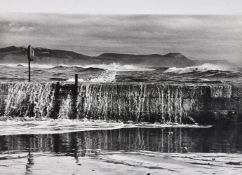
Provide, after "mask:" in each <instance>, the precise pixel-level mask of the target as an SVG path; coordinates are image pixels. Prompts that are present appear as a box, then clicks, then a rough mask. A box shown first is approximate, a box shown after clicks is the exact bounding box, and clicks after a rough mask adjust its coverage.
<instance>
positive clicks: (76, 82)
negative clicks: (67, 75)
mask: <svg viewBox="0 0 242 175" xmlns="http://www.w3.org/2000/svg"><path fill="white" fill-rule="evenodd" d="M77 86H78V74H75V87H76V88H77Z"/></svg>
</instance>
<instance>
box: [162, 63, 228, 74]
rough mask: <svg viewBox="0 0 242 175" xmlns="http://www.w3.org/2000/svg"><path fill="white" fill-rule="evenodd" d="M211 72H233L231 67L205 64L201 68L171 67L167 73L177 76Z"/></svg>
mask: <svg viewBox="0 0 242 175" xmlns="http://www.w3.org/2000/svg"><path fill="white" fill-rule="evenodd" d="M210 70H218V71H232V69H231V67H228V66H225V65H215V64H209V63H205V64H203V65H200V66H191V67H185V68H177V67H171V68H169V69H167V70H166V71H165V73H176V74H184V73H191V72H207V71H210Z"/></svg>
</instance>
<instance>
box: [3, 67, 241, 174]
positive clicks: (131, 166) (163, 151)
mask: <svg viewBox="0 0 242 175" xmlns="http://www.w3.org/2000/svg"><path fill="white" fill-rule="evenodd" d="M0 70H1V71H0V80H1V88H0V91H1V115H2V117H1V118H0V119H1V121H0V143H1V144H0V171H1V174H9V175H10V174H26V175H27V174H28V175H30V174H53V175H54V174H63V175H65V174H105V175H106V174H152V175H153V174H239V173H240V172H241V168H242V157H241V154H242V137H241V132H242V125H241V123H238V122H227V123H226V124H221V125H218V124H216V123H209V122H201V123H199V122H198V121H196V120H195V118H194V119H193V118H192V117H191V116H189V114H187V115H186V116H185V117H184V115H183V113H184V110H185V109H184V108H189V107H186V106H185V105H183V103H185V102H183V98H184V94H183V93H186V92H187V90H185V91H184V90H182V89H183V86H184V87H185V86H187V84H189V86H190V87H192V88H193V90H192V94H190V96H191V97H190V98H191V99H192V101H196V97H195V96H196V93H198V92H197V89H198V90H199V87H200V85H202V86H203V85H204V84H209V86H211V88H212V90H211V92H210V93H214V94H212V95H213V96H214V98H217V99H216V100H219V99H222V98H223V97H224V98H229V97H227V96H231V94H230V93H231V92H230V91H231V89H230V88H229V87H228V88H227V90H225V91H224V90H223V89H222V92H221V87H222V88H224V86H223V85H224V84H237V85H238V86H239V85H240V83H241V82H242V71H241V70H242V69H241V68H239V67H236V66H232V65H219V64H212V63H204V64H201V65H194V66H187V67H182V68H177V67H154V66H153V67H151V66H140V65H132V64H126V65H124V64H119V63H111V64H91V65H84V66H81V65H78V64H75V65H70V64H58V65H51V64H49V65H44V64H35V63H31V79H32V80H31V83H29V82H27V80H28V65H27V64H24V63H18V64H16V63H15V64H13V63H11V64H10V63H8V64H5V63H3V64H1V65H0ZM75 74H78V83H79V84H80V87H79V89H78V92H77V94H78V95H77V96H78V97H77V99H75V100H76V101H77V104H76V105H77V106H79V107H78V109H80V110H78V109H77V114H76V116H75V117H74V118H73V117H70V116H72V115H70V113H72V112H73V110H74V109H73V108H72V105H73V104H72V101H73V98H72V97H71V96H72V93H71V92H70V93H69V95H66V96H63V97H59V98H62V100H61V101H60V104H59V108H58V110H57V111H58V112H57V114H56V113H55V112H56V111H53V108H54V107H53V106H54V105H55V104H54V102H53V101H54V100H55V99H54V96H55V95H56V93H55V92H54V88H53V87H52V86H53V85H55V84H56V83H57V82H58V83H59V84H61V85H62V86H68V85H73V84H74V81H75V79H74V75H75ZM152 84H153V85H154V84H155V85H156V84H161V86H160V88H161V89H162V90H161V91H160V92H159V99H160V101H158V103H160V105H161V106H157V105H156V104H153V102H145V100H144V99H145V98H140V96H149V94H152V93H155V92H146V91H149V90H145V89H146V88H148V86H146V85H152ZM164 84H167V87H164ZM214 84H215V85H214ZM216 84H219V85H221V84H222V86H219V87H216ZM111 85H113V86H117V87H118V86H119V85H126V86H127V85H128V86H129V87H128V90H125V89H127V87H124V86H122V87H120V88H121V91H120V92H119V90H118V89H115V88H112V87H110V86H111ZM170 85H172V86H170ZM213 85H214V86H213ZM107 87H108V88H107ZM83 88H84V89H85V90H83ZM122 88H123V89H122ZM137 88H140V90H139V89H138V90H135V89H137ZM142 88H143V89H144V90H142ZM6 89H7V90H6ZM105 89H106V90H105ZM6 91H7V93H6V94H4V92H6ZM140 91H144V92H143V95H142V94H140V93H142V92H140ZM199 91H200V90H199ZM188 92H189V91H188ZM83 93H85V95H83ZM115 93H116V96H117V93H121V94H123V96H127V98H128V99H129V102H128V104H129V105H130V106H122V105H124V104H125V102H124V101H122V98H121V97H120V99H118V100H114V98H116V97H115ZM145 94H146V95H145ZM3 96H7V97H6V98H5V99H4V98H3ZM82 96H85V98H86V99H83V98H82ZM83 100H84V102H83ZM110 103H117V104H114V105H111V107H110V105H109V104H110ZM195 103H196V102H194V103H189V104H188V105H196V104H195ZM211 103H212V102H211ZM224 103H226V102H224ZM26 104H27V105H26ZM115 105H117V109H116V108H115ZM131 105H134V106H131ZM152 105H153V106H154V107H152ZM200 105H202V104H200ZM80 106H81V107H80ZM126 108H128V109H126ZM153 108H162V109H161V111H159V112H156V114H152V112H153V113H155V112H154V111H156V110H157V109H153ZM214 108H216V107H214V106H213V107H212V109H214ZM125 110H130V111H132V110H133V111H132V112H133V113H132V115H131V114H130V113H129V112H127V111H126V112H125ZM134 110H136V111H134ZM115 111H118V112H115ZM141 111H143V112H145V111H146V113H150V115H151V114H152V115H155V116H153V118H154V117H155V118H159V120H156V119H155V120H153V119H152V118H149V119H148V120H146V119H144V118H145V117H147V116H145V115H144V116H142V114H141ZM84 114H85V115H84ZM203 115H207V114H206V113H204V114H203ZM182 118H183V119H182ZM185 118H188V119H189V121H188V119H185Z"/></svg>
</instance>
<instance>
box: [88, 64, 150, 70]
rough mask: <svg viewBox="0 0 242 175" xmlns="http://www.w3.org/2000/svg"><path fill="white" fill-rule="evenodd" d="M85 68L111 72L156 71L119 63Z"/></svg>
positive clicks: (93, 65)
mask: <svg viewBox="0 0 242 175" xmlns="http://www.w3.org/2000/svg"><path fill="white" fill-rule="evenodd" d="M83 67H84V68H89V67H95V68H100V69H106V70H111V71H153V70H154V69H151V68H146V67H142V66H136V65H132V64H126V65H122V64H119V63H112V64H92V65H86V66H83Z"/></svg>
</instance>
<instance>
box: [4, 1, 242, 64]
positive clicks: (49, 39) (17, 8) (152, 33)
mask: <svg viewBox="0 0 242 175" xmlns="http://www.w3.org/2000/svg"><path fill="white" fill-rule="evenodd" d="M175 1H176V3H175ZM178 1H179V3H177V2H178ZM195 1H196V3H194V2H195ZM20 2H21V3H20ZM100 2H102V3H100ZM104 2H105V3H104ZM128 2H129V3H128ZM131 2H132V3H131ZM144 2H149V3H144ZM0 4H1V6H0V11H1V13H0V47H5V46H9V45H17V46H26V45H28V44H32V45H34V46H39V47H47V48H53V49H66V50H73V51H76V52H80V53H83V54H88V55H98V54H101V53H103V52H119V53H135V54H153V53H158V54H166V53H167V52H181V53H183V54H184V55H186V56H188V57H189V58H193V59H227V60H230V61H233V62H236V63H240V64H242V49H241V48H242V15H241V13H240V10H242V8H241V7H242V1H241V0H169V1H168V0H166V1H165V0H149V1H141V0H129V1H127V0H122V3H121V1H115V3H114V0H88V1H82V0H68V3H67V1H66V0H65V1H64V0H41V1H39V0H7V1H5V0H0ZM10 12H14V13H10ZM19 12H21V13H19ZM23 12H24V13H23ZM50 13H51V14H50ZM114 13H116V15H114ZM117 14H118V15H117ZM127 14H129V15H127ZM142 14H146V15H142ZM161 14H163V15H161ZM164 14H167V15H164ZM174 14H177V15H174ZM194 14H196V15H194ZM205 14H210V15H205ZM211 14H213V15H212V16H211Z"/></svg>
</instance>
